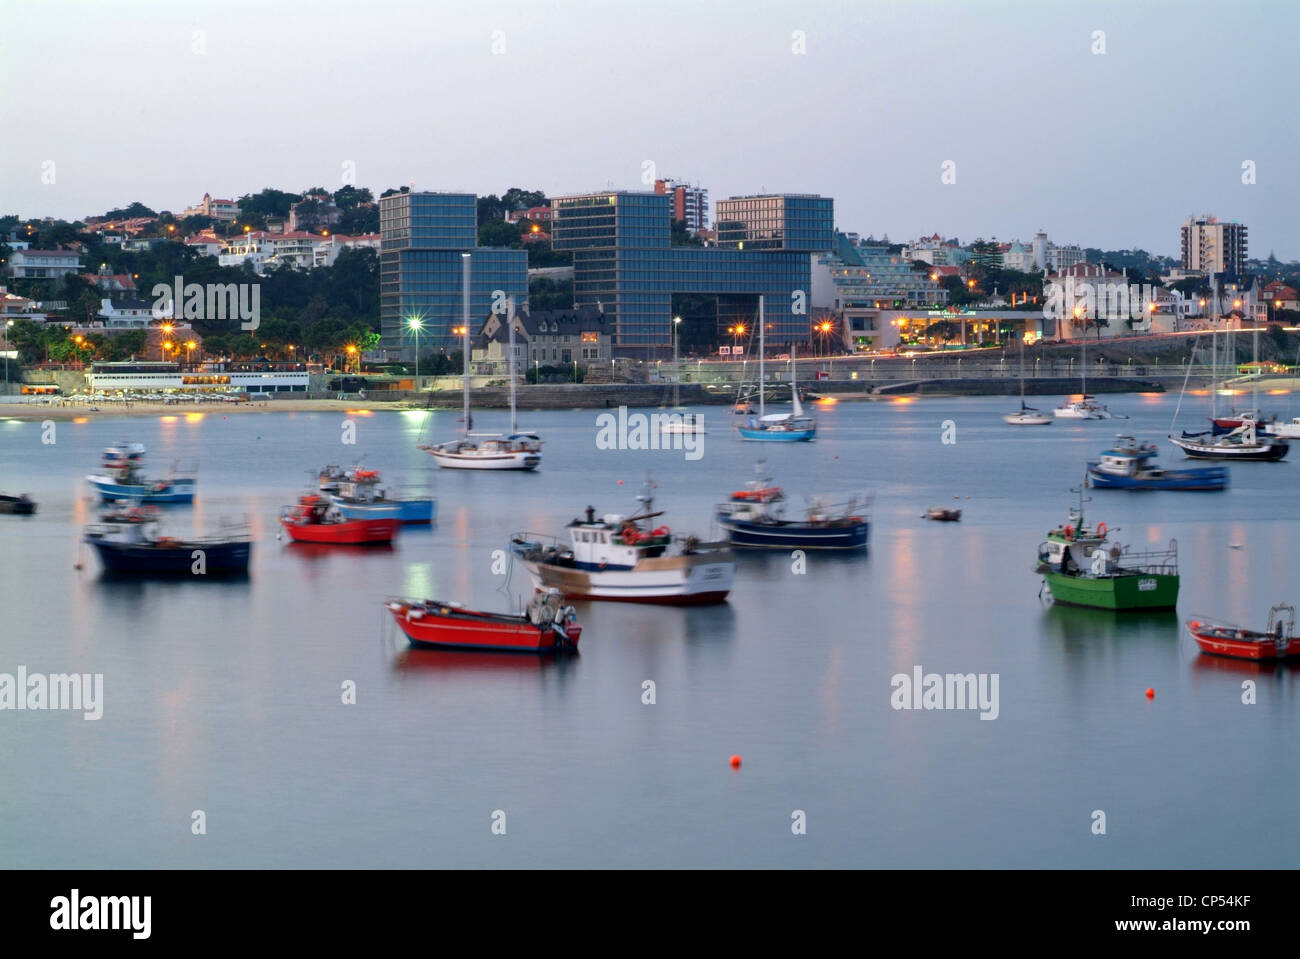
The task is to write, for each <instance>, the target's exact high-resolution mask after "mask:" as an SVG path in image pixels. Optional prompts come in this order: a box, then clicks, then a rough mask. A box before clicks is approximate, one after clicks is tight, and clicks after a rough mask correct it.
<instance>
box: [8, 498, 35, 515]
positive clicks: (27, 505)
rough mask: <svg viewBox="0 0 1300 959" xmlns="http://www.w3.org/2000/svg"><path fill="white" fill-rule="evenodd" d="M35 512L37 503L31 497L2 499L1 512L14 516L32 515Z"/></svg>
mask: <svg viewBox="0 0 1300 959" xmlns="http://www.w3.org/2000/svg"><path fill="white" fill-rule="evenodd" d="M35 512H36V504H35V503H34V502H32V501H31V500H29V499H19V498H17V497H12V498H11V497H5V498H4V499H0V513H11V514H13V515H14V516H31V515H32V514H33V513H35Z"/></svg>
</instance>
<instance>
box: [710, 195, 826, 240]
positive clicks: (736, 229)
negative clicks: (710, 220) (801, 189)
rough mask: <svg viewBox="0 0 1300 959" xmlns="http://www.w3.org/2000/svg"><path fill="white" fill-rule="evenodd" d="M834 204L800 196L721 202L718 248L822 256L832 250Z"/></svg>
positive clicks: (740, 197) (736, 199)
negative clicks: (800, 252) (783, 251)
mask: <svg viewBox="0 0 1300 959" xmlns="http://www.w3.org/2000/svg"><path fill="white" fill-rule="evenodd" d="M834 203H835V201H834V200H832V199H831V198H830V197H825V196H816V195H813V194H799V193H787V194H775V195H772V194H765V195H762V196H733V197H731V198H730V199H727V200H719V201H718V205H717V212H716V216H715V219H716V220H717V227H718V246H720V247H724V248H727V249H734V250H800V251H802V252H804V253H821V252H823V251H826V250H829V249H830V248H831V232H832V230H833V229H834V219H835V215H834V214H835V211H834Z"/></svg>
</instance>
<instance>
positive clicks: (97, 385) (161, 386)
mask: <svg viewBox="0 0 1300 959" xmlns="http://www.w3.org/2000/svg"><path fill="white" fill-rule="evenodd" d="M309 382H310V374H309V373H308V372H307V367H306V364H303V363H273V362H269V361H252V362H231V363H227V362H221V361H214V362H209V363H200V364H199V365H198V368H197V369H190V368H188V367H183V366H182V364H180V363H170V362H142V361H137V360H131V361H128V362H124V363H92V364H91V365H90V369H89V370H88V371H87V372H86V386H87V387H88V388H89V389H90V390H91V391H92V392H104V393H116V392H127V391H130V392H147V393H155V392H156V393H217V392H226V393H229V392H245V393H306V392H307V387H308V384H309Z"/></svg>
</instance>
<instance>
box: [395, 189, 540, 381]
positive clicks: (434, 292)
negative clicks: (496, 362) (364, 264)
mask: <svg viewBox="0 0 1300 959" xmlns="http://www.w3.org/2000/svg"><path fill="white" fill-rule="evenodd" d="M379 232H380V248H379V321H380V334H381V340H380V348H381V349H383V350H385V351H387V352H388V353H389V354H390V355H397V356H400V357H402V358H403V359H411V358H413V357H414V355H415V347H416V340H415V337H414V335H413V334H412V332H411V330H410V327H409V325H408V321H409V320H410V319H411V318H412V317H418V318H419V320H420V332H419V347H420V350H421V352H428V351H429V350H437V349H439V348H444V349H447V350H448V351H449V352H452V351H455V350H458V349H460V344H461V340H460V337H459V336H458V335H457V334H455V333H453V332H452V331H453V329H454V328H455V327H458V326H460V325H461V315H462V301H461V269H462V267H461V254H462V253H469V254H470V264H471V265H470V315H471V316H472V317H483V316H486V315H487V314H488V313H489V312H490V311H491V308H492V305H493V299H494V296H495V295H496V294H497V292H498V291H500V292H503V293H504V294H505V295H506V296H513V297H514V298H515V300H516V302H517V303H519V304H521V305H524V304H526V303H527V299H528V254H527V252H526V251H524V250H507V249H496V248H489V247H479V246H478V204H477V200H476V198H475V196H474V194H472V193H395V194H393V195H391V196H386V197H381V198H380V200H379Z"/></svg>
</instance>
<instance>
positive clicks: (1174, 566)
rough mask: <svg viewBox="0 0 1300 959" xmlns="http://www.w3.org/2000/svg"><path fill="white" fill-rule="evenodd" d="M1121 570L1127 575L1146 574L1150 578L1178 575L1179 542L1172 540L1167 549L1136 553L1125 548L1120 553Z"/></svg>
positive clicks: (1119, 566) (1119, 563)
mask: <svg viewBox="0 0 1300 959" xmlns="http://www.w3.org/2000/svg"><path fill="white" fill-rule="evenodd" d="M1116 566H1117V567H1118V568H1119V570H1122V571H1124V572H1126V573H1145V574H1147V575H1149V576H1177V575H1178V540H1176V539H1171V540H1170V541H1169V546H1168V548H1166V549H1152V550H1141V551H1136V550H1134V549H1132V548H1131V547H1128V546H1126V547H1124V549H1123V550H1122V551H1121V552H1120V555H1119V562H1118V563H1117V564H1116Z"/></svg>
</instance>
